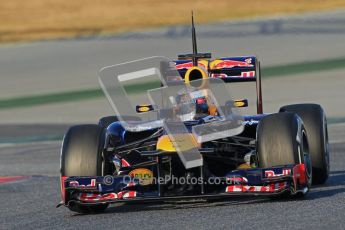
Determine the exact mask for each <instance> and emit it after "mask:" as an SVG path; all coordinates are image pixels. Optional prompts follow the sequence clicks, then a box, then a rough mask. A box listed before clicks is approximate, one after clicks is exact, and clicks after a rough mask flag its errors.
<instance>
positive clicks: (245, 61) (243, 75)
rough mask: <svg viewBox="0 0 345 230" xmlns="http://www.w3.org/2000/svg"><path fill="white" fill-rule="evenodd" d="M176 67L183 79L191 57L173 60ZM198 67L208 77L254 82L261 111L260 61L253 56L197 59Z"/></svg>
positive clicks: (191, 63)
mask: <svg viewBox="0 0 345 230" xmlns="http://www.w3.org/2000/svg"><path fill="white" fill-rule="evenodd" d="M174 62H175V65H176V69H177V71H178V72H179V74H180V76H181V77H182V78H183V79H184V78H185V74H186V72H187V71H188V69H189V68H192V67H193V61H192V60H191V59H185V60H181V59H180V60H176V61H174ZM197 64H198V67H200V68H202V69H204V70H205V71H206V72H207V73H208V77H210V78H220V79H222V80H223V81H224V82H227V83H231V82H256V97H257V113H258V114H262V113H263V104H262V89H261V74H260V62H259V60H258V59H257V57H255V56H243V57H225V58H218V59H213V60H207V59H198V63H197Z"/></svg>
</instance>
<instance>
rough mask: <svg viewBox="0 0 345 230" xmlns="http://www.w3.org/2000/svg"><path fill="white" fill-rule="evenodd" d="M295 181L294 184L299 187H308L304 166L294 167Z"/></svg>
mask: <svg viewBox="0 0 345 230" xmlns="http://www.w3.org/2000/svg"><path fill="white" fill-rule="evenodd" d="M292 171H293V180H294V184H295V185H297V183H298V184H300V185H306V184H307V176H306V170H305V165H304V164H297V165H295V167H293V170H292Z"/></svg>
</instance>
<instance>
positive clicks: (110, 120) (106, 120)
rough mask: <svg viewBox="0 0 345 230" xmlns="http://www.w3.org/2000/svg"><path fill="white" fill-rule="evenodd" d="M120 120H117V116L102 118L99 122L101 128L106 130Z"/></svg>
mask: <svg viewBox="0 0 345 230" xmlns="http://www.w3.org/2000/svg"><path fill="white" fill-rule="evenodd" d="M118 120H119V119H118V118H117V116H107V117H102V118H101V119H100V120H99V121H98V125H99V126H101V127H102V128H104V129H106V128H108V126H109V125H110V124H111V123H114V122H116V121H118Z"/></svg>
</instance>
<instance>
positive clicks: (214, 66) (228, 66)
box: [211, 58, 254, 69]
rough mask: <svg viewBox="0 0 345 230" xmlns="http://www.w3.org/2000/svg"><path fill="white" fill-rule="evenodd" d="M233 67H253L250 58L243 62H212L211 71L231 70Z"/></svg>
mask: <svg viewBox="0 0 345 230" xmlns="http://www.w3.org/2000/svg"><path fill="white" fill-rule="evenodd" d="M234 67H254V65H253V64H252V58H247V59H245V60H244V61H236V60H214V61H213V62H212V64H211V68H212V69H231V68H234Z"/></svg>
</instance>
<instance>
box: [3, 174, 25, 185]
mask: <svg viewBox="0 0 345 230" xmlns="http://www.w3.org/2000/svg"><path fill="white" fill-rule="evenodd" d="M27 178H28V177H27V176H0V184H1V183H8V182H13V181H18V180H24V179H27Z"/></svg>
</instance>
